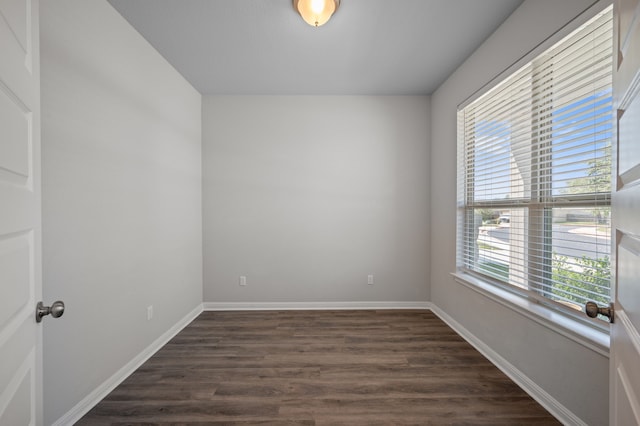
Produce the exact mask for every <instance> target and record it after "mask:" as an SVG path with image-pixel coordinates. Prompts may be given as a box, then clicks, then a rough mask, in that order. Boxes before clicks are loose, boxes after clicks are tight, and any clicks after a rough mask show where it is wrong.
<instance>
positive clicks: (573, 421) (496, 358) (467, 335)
mask: <svg viewBox="0 0 640 426" xmlns="http://www.w3.org/2000/svg"><path fill="white" fill-rule="evenodd" d="M431 311H432V312H433V313H434V314H436V315H437V316H438V317H440V319H441V320H442V321H444V322H445V323H447V325H448V326H449V327H451V328H452V329H453V330H455V332H456V333H458V334H459V335H460V336H462V337H463V338H464V339H465V340H466V341H467V342H469V343H470V344H471V345H472V346H473V347H474V348H476V349H477V350H478V352H480V353H481V354H482V355H484V357H485V358H487V359H488V360H489V361H491V362H492V363H493V364H494V365H495V366H496V367H498V369H500V370H501V371H502V372H503V373H504V374H506V375H507V376H508V377H509V378H510V379H511V380H513V381H514V382H515V383H516V384H517V385H518V386H520V387H521V388H522V389H523V390H524V391H525V392H527V393H528V394H529V395H530V396H531V397H532V398H533V399H535V400H536V401H537V402H538V403H539V404H540V405H542V406H543V407H544V408H545V409H546V410H547V411H549V413H551V414H552V415H553V416H554V417H555V418H556V419H558V420H559V421H560V422H561V423H562V424H564V425H572V426H573V425H575V426H587V423H585V422H583V421H582V420H581V419H580V418H579V417H578V416H576V415H575V414H574V413H573V412H571V411H570V410H569V409H568V408H566V407H565V406H564V405H562V404H561V403H560V402H558V400H556V399H555V398H554V397H552V396H551V395H549V394H548V393H547V392H546V391H545V390H544V389H542V388H541V387H540V386H538V385H537V384H536V383H535V382H534V381H533V380H531V379H530V378H529V377H527V376H526V375H525V374H524V373H523V372H522V371H520V370H518V369H517V368H516V367H515V366H514V365H513V364H511V363H510V362H508V361H507V360H506V359H504V358H503V357H502V356H500V354H498V353H497V352H496V351H494V350H493V349H491V348H490V347H489V346H487V345H486V344H485V343H484V342H483V341H482V340H480V339H478V338H477V337H476V336H474V335H473V334H471V332H469V330H467V329H466V328H464V327H463V326H462V325H461V324H460V323H458V322H457V321H455V320H454V319H453V318H451V317H450V316H449V315H448V314H446V313H445V312H444V311H442V310H441V309H440V308H438V307H437V306H435V305H432V307H431Z"/></svg>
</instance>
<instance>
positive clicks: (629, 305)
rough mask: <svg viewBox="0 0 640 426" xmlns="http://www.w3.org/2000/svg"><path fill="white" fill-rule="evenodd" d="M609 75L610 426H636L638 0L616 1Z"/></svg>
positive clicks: (639, 377)
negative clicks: (613, 115)
mask: <svg viewBox="0 0 640 426" xmlns="http://www.w3.org/2000/svg"><path fill="white" fill-rule="evenodd" d="M614 20H615V25H614V29H615V30H614V31H616V34H614V42H615V43H616V46H615V49H616V51H617V52H618V63H617V66H616V67H615V69H614V73H613V93H614V102H615V105H616V108H617V123H616V124H617V137H616V139H615V143H614V144H613V149H614V157H613V158H614V159H615V163H616V167H614V178H615V180H614V183H615V184H614V187H613V193H612V198H611V199H612V202H611V206H612V225H613V229H614V232H615V233H614V236H615V239H614V241H615V245H614V247H613V248H614V250H613V265H614V268H613V276H614V280H613V283H612V284H613V286H612V287H613V296H614V297H613V300H614V305H615V310H616V314H615V322H614V323H613V324H612V325H611V355H610V366H611V367H610V387H609V388H610V398H611V400H610V406H609V410H610V420H611V421H610V423H611V424H612V425H620V426H622V425H634V424H640V402H639V400H638V396H639V395H640V369H638V365H640V334H639V333H638V330H640V214H639V212H640V1H639V0H616V1H615V5H614Z"/></svg>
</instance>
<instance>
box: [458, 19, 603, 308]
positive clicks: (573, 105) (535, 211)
mask: <svg viewBox="0 0 640 426" xmlns="http://www.w3.org/2000/svg"><path fill="white" fill-rule="evenodd" d="M612 35H613V30H612V11H611V8H608V9H607V10H605V11H603V12H602V13H600V14H598V15H597V16H595V17H594V18H593V19H591V20H590V21H589V22H587V23H586V24H585V25H583V26H582V27H580V28H579V29H577V30H576V31H574V32H573V33H572V34H570V35H569V36H567V37H566V38H564V39H563V40H561V41H560V42H558V43H557V44H555V45H554V46H552V47H551V48H550V49H548V50H547V51H545V52H544V53H543V54H541V55H539V56H538V57H536V58H535V59H534V60H533V61H531V62H530V63H528V64H527V65H525V66H524V67H522V68H521V69H519V70H518V71H516V72H515V73H514V74H512V75H511V76H509V77H507V78H506V79H505V80H504V81H502V82H501V83H499V84H498V85H497V86H495V87H494V88H492V89H491V90H490V91H488V92H487V93H485V94H483V95H482V96H480V97H478V98H477V99H475V100H473V101H472V102H470V103H468V104H467V105H465V106H463V107H462V108H460V109H459V111H458V253H457V264H458V271H459V272H461V273H466V274H471V275H473V276H475V277H476V278H479V279H481V280H483V281H486V282H489V283H492V284H495V285H497V286H500V287H502V288H507V289H509V290H510V291H512V292H515V293H517V294H520V295H522V296H523V297H526V298H529V299H532V300H535V301H538V302H541V303H543V304H545V305H548V306H550V307H552V308H554V309H558V310H562V311H564V312H576V311H580V310H584V305H585V303H586V302H587V301H595V302H597V303H599V304H603V305H608V304H609V302H610V276H611V266H610V253H611V224H610V217H611V216H610V199H611V198H610V193H611V140H612V137H613V129H614V127H613V109H612V87H611V86H612V80H611V79H612V77H611V75H612V49H613V45H612Z"/></svg>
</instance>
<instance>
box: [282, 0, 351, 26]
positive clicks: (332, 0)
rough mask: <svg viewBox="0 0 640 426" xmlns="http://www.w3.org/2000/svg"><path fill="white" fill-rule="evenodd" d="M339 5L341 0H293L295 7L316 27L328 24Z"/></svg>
mask: <svg viewBox="0 0 640 426" xmlns="http://www.w3.org/2000/svg"><path fill="white" fill-rule="evenodd" d="M338 6H340V0H293V8H294V9H295V10H297V11H298V13H299V14H300V16H302V19H304V20H305V22H306V23H307V24H309V25H311V26H314V27H319V26H320V25H324V24H326V23H327V21H328V20H329V18H331V15H333V13H334V12H335V11H336V10H338Z"/></svg>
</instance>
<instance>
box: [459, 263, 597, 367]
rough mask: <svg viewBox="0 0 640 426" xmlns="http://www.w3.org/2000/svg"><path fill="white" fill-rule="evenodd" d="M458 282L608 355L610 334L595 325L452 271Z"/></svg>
mask: <svg viewBox="0 0 640 426" xmlns="http://www.w3.org/2000/svg"><path fill="white" fill-rule="evenodd" d="M451 275H453V277H454V278H455V280H456V282H458V283H459V284H462V285H464V286H466V287H468V288H470V289H471V290H473V291H476V292H477V293H480V294H482V295H483V296H485V297H488V298H489V299H491V300H493V301H495V302H497V303H500V304H501V305H503V306H505V307H507V308H509V309H511V310H512V311H514V312H516V313H518V314H520V315H523V316H525V317H527V318H529V319H531V320H533V321H535V322H537V323H538V324H540V325H542V326H544V327H547V328H549V329H550V330H552V331H554V332H556V333H558V334H561V335H562V336H564V337H567V338H569V339H571V340H573V341H574V342H576V343H579V344H580V345H582V346H584V347H586V348H588V349H591V350H592V351H594V352H597V353H598V354H600V355H603V356H605V357H607V358H608V357H609V333H608V332H607V331H606V330H605V329H600V328H598V327H597V326H596V325H590V324H588V323H587V322H586V321H585V322H583V321H580V320H578V319H576V318H572V317H571V316H569V315H563V314H562V313H561V312H558V311H555V310H553V309H551V308H549V307H547V306H544V305H542V304H540V303H536V302H534V301H531V300H528V299H526V298H525V297H522V296H520V295H518V294H516V293H514V292H511V291H508V290H506V289H503V288H500V287H498V286H495V285H493V284H490V283H488V282H486V281H483V280H481V279H479V278H477V277H475V276H472V275H469V274H465V273H462V272H456V273H452V274H451Z"/></svg>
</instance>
